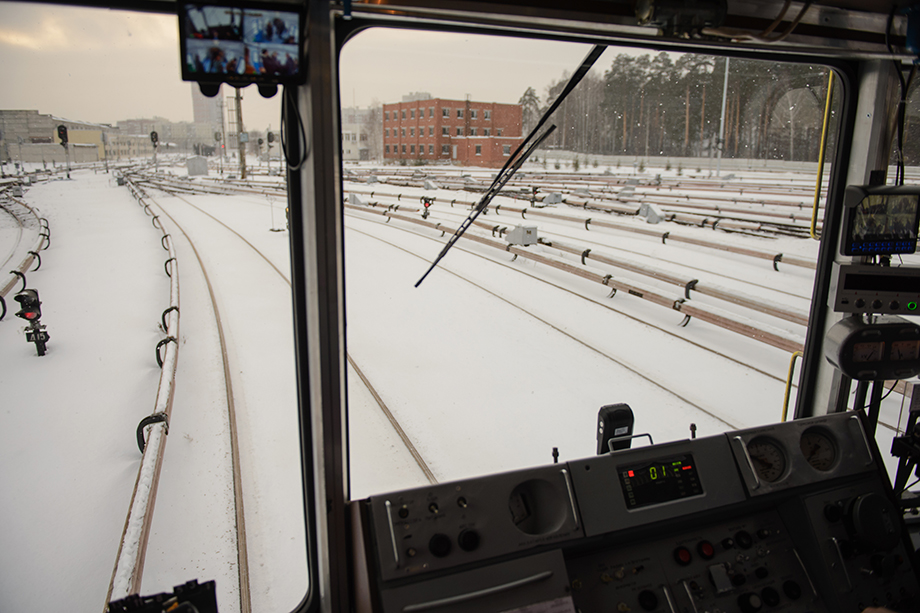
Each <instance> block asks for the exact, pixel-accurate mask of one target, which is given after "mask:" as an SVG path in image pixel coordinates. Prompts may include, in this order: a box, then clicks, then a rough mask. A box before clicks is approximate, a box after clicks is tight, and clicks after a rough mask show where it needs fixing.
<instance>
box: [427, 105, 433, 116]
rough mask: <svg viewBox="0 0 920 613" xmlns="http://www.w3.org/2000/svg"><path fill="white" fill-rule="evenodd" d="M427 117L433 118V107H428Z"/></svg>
mask: <svg viewBox="0 0 920 613" xmlns="http://www.w3.org/2000/svg"><path fill="white" fill-rule="evenodd" d="M428 116H429V117H434V107H433V106H429V107H428Z"/></svg>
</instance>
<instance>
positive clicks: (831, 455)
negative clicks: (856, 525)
mask: <svg viewBox="0 0 920 613" xmlns="http://www.w3.org/2000/svg"><path fill="white" fill-rule="evenodd" d="M726 437H727V438H728V440H729V441H731V448H732V452H733V453H734V454H735V460H736V461H737V463H738V466H739V467H740V472H741V476H742V477H743V478H744V483H745V486H746V487H747V490H748V492H749V493H750V495H751V496H763V495H766V494H770V493H772V492H777V491H781V490H788V489H790V488H793V487H799V486H802V485H807V484H809V483H814V482H816V481H826V480H828V479H835V478H837V477H847V476H853V475H858V474H859V473H864V472H866V471H871V470H874V467H873V459H872V450H871V447H870V446H869V439H868V438H867V436H866V432H865V430H864V429H863V426H862V422H861V421H860V419H859V417H858V416H856V415H855V414H842V413H841V414H836V415H824V416H821V417H813V418H810V419H797V420H795V421H791V422H785V423H779V424H773V425H769V426H762V427H759V428H750V429H747V430H737V431H735V432H732V433H730V434H726ZM755 450H756V451H755ZM768 464H769V466H768Z"/></svg>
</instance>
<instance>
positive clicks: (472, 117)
mask: <svg viewBox="0 0 920 613" xmlns="http://www.w3.org/2000/svg"><path fill="white" fill-rule="evenodd" d="M478 114H479V111H477V110H476V109H472V110H471V111H470V119H476V115H478Z"/></svg>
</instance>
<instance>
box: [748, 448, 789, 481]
mask: <svg viewBox="0 0 920 613" xmlns="http://www.w3.org/2000/svg"><path fill="white" fill-rule="evenodd" d="M747 450H748V455H750V456H751V462H752V463H753V465H754V470H755V471H756V472H757V476H758V477H759V478H760V479H761V480H762V481H766V482H768V483H773V482H774V481H778V480H779V479H780V477H782V476H783V475H784V474H785V472H786V453H785V452H784V451H783V448H782V447H781V446H780V445H779V443H777V442H776V441H774V440H773V439H769V438H766V437H762V436H761V437H757V438H755V439H753V440H752V441H751V442H749V443H748V445H747Z"/></svg>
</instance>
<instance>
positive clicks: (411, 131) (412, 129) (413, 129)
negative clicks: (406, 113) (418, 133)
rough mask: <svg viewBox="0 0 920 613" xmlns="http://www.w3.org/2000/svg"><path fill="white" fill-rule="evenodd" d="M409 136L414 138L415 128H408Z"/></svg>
mask: <svg viewBox="0 0 920 613" xmlns="http://www.w3.org/2000/svg"><path fill="white" fill-rule="evenodd" d="M409 136H415V128H409Z"/></svg>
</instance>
